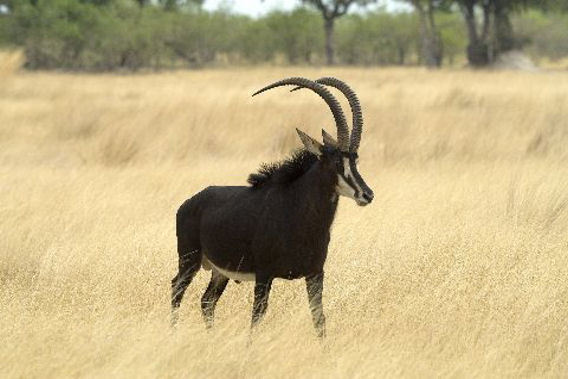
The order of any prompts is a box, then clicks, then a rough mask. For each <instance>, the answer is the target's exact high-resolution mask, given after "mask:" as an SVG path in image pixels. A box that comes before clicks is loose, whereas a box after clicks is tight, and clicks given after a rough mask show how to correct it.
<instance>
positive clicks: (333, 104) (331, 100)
mask: <svg viewBox="0 0 568 379" xmlns="http://www.w3.org/2000/svg"><path fill="white" fill-rule="evenodd" d="M286 85H295V86H299V87H303V88H308V89H311V90H312V91H314V92H315V93H317V94H318V95H319V96H320V97H321V98H322V99H323V100H324V101H325V102H326V103H327V105H328V106H329V109H330V110H331V113H332V114H333V118H334V119H335V125H336V126H337V144H338V145H339V149H340V150H341V151H344V152H347V151H349V128H348V127H347V121H346V120H345V115H344V114H343V110H342V109H341V105H340V104H339V102H338V101H337V99H336V98H335V97H334V96H333V95H332V94H331V92H329V91H328V90H327V88H325V87H324V86H322V85H321V84H318V83H316V82H313V81H311V80H309V79H306V78H298V77H294V78H288V79H283V80H280V81H278V82H275V83H272V84H270V85H268V86H266V87H264V88H262V89H260V90H258V91H256V92H255V93H254V94H253V96H256V95H258V94H260V93H262V92H264V91H268V90H269V89H272V88H276V87H280V86H286Z"/></svg>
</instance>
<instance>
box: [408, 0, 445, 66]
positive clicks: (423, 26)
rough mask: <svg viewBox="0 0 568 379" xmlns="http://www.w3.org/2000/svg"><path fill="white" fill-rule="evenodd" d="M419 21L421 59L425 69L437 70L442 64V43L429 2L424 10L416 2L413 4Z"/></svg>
mask: <svg viewBox="0 0 568 379" xmlns="http://www.w3.org/2000/svg"><path fill="white" fill-rule="evenodd" d="M414 5H415V7H416V11H417V12H418V17H419V19H420V39H421V44H422V59H423V63H424V64H425V65H426V67H430V68H437V67H440V66H441V64H442V43H441V40H440V38H439V36H438V32H437V30H436V24H435V22H434V15H433V12H434V10H433V7H432V4H431V2H429V4H428V9H427V10H425V9H424V8H423V7H422V5H421V4H420V3H418V2H415V3H414Z"/></svg>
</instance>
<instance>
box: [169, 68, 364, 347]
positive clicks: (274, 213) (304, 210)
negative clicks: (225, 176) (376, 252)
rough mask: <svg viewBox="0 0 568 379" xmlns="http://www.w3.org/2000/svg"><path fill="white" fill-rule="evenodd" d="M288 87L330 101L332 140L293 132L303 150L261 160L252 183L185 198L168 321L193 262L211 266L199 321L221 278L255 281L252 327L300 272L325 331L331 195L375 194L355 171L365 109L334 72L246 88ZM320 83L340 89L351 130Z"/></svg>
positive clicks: (211, 306) (320, 330)
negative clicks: (280, 285) (278, 287)
mask: <svg viewBox="0 0 568 379" xmlns="http://www.w3.org/2000/svg"><path fill="white" fill-rule="evenodd" d="M285 85H294V86H296V88H294V90H295V89H300V88H307V89H310V90H312V91H313V92H315V93H316V94H318V95H319V96H320V97H321V98H322V99H323V100H324V101H325V102H326V103H327V105H328V106H329V108H330V110H331V112H332V114H333V117H334V119H335V124H336V127H337V141H335V140H334V139H333V137H331V136H330V135H329V134H328V133H326V132H325V131H324V130H322V133H323V145H322V144H320V143H319V142H318V141H316V140H315V139H313V138H311V137H309V136H308V135H307V134H305V133H304V132H302V131H300V130H298V129H296V130H297V132H298V135H299V136H300V140H301V141H302V143H303V145H304V148H303V149H301V150H298V151H296V152H295V153H294V154H292V156H291V157H290V158H288V159H287V160H285V161H283V162H280V163H273V164H269V165H263V166H262V167H261V168H260V170H259V171H258V173H254V174H251V175H250V176H249V178H248V183H249V184H250V186H223V187H220V186H211V187H207V188H205V189H204V190H202V191H201V192H199V193H197V194H196V195H194V196H193V197H192V198H190V199H189V200H186V201H185V202H184V203H183V204H182V205H181V207H180V208H179V210H178V212H177V217H176V234H177V250H178V254H179V272H178V274H177V275H176V276H175V277H174V278H173V280H172V322H173V323H174V324H175V322H176V321H177V310H178V308H179V306H180V303H181V300H182V297H183V294H184V292H185V290H186V289H187V286H188V285H189V284H190V283H191V281H192V279H193V277H194V276H195V274H196V273H197V271H199V269H200V267H203V268H204V269H206V270H211V271H212V273H211V281H210V282H209V285H208V286H207V290H206V291H205V293H204V295H203V297H202V298H201V310H202V313H203V318H204V320H205V323H206V326H207V327H208V328H209V327H211V326H212V325H213V318H214V310H215V305H216V304H217V301H218V300H219V298H220V297H221V295H222V293H223V291H224V290H225V287H226V286H227V283H228V281H229V279H232V280H234V281H237V282H239V281H255V286H254V305H253V310H252V322H251V327H254V326H255V325H257V324H258V322H259V321H260V320H261V319H262V317H263V315H264V313H265V312H266V308H267V304H268V295H269V293H270V288H271V284H272V281H273V279H275V278H283V279H298V278H305V280H306V287H307V292H308V300H309V305H310V309H311V313H312V319H313V323H314V327H315V329H316V331H317V334H318V336H320V337H323V336H324V335H325V316H324V314H323V307H322V291H323V279H324V263H325V259H326V256H327V249H328V244H329V239H330V227H331V224H332V222H333V219H334V216H335V212H336V209H337V203H338V197H339V196H338V195H342V196H346V197H350V198H352V199H354V200H355V201H356V202H357V204H358V205H361V206H364V205H367V204H369V203H370V202H371V201H372V200H373V191H372V190H371V189H370V188H369V187H368V186H367V184H365V182H364V181H363V179H362V178H361V175H359V172H358V171H357V150H358V148H359V143H360V140H361V132H362V127H363V116H362V113H361V106H360V104H359V100H358V99H357V96H356V95H355V93H354V92H353V90H352V89H351V88H349V86H347V85H346V84H345V83H344V82H342V81H340V80H338V79H335V78H322V79H318V80H316V81H311V80H308V79H305V78H288V79H284V80H281V81H278V82H275V83H273V84H270V85H269V86H267V87H264V88H262V89H261V90H259V91H257V92H256V93H254V94H253V96H255V95H258V94H260V93H262V92H264V91H267V90H269V89H272V88H276V87H280V86H285ZM325 86H331V87H334V88H336V89H338V90H339V91H341V92H342V93H343V94H344V95H345V96H346V97H347V99H348V101H349V105H350V108H351V111H352V113H353V130H352V133H351V137H349V129H348V126H347V122H346V120H345V116H344V114H343V111H342V109H341V106H340V104H339V103H338V101H337V100H336V99H335V97H334V96H333V95H332V94H331V93H330V92H329V91H328V90H327V88H326V87H325Z"/></svg>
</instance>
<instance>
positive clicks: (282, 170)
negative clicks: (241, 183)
mask: <svg viewBox="0 0 568 379" xmlns="http://www.w3.org/2000/svg"><path fill="white" fill-rule="evenodd" d="M316 162H318V158H317V157H316V156H315V155H314V154H312V153H310V152H309V151H307V150H305V149H300V150H296V151H295V152H293V153H292V154H291V155H290V157H288V158H287V159H285V160H283V161H280V162H274V163H264V164H262V165H261V166H260V168H259V170H258V172H257V173H252V174H250V175H249V177H248V180H247V181H248V183H249V184H250V185H251V187H252V188H261V187H265V186H267V185H286V184H289V183H292V182H294V181H295V180H297V179H298V178H300V177H301V176H303V175H304V174H305V173H307V172H308V171H309V170H310V168H312V166H313V165H314V164H315V163H316Z"/></svg>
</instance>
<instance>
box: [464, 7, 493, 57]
mask: <svg viewBox="0 0 568 379" xmlns="http://www.w3.org/2000/svg"><path fill="white" fill-rule="evenodd" d="M460 8H461V11H462V14H463V17H464V20H465V24H466V27H467V36H468V39H469V44H468V45H467V61H468V63H469V65H470V66H472V67H483V66H487V65H488V64H489V48H488V46H487V43H486V41H485V36H486V35H487V34H488V23H487V22H488V19H487V17H488V16H489V13H488V12H487V9H484V24H483V25H484V26H483V36H482V38H480V36H479V35H478V33H477V24H476V20H475V2H474V1H464V2H463V3H460Z"/></svg>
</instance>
